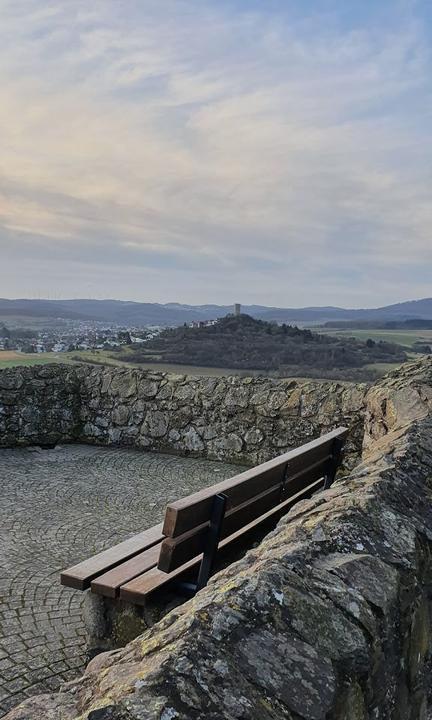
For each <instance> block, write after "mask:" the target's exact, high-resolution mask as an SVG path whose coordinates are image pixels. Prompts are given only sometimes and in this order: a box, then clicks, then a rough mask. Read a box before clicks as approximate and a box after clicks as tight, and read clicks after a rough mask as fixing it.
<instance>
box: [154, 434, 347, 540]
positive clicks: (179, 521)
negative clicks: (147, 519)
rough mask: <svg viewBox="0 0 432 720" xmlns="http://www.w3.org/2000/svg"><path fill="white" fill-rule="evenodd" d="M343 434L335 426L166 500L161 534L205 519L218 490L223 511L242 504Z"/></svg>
mask: <svg viewBox="0 0 432 720" xmlns="http://www.w3.org/2000/svg"><path fill="white" fill-rule="evenodd" d="M347 433H348V430H347V429H346V428H338V429H337V430H333V431H331V432H329V433H327V434H326V435H323V436H322V437H320V438H318V439H317V440H313V441H312V442H310V443H307V444H306V445H302V446H301V447H299V448H295V449H294V450H290V451H289V452H287V453H284V454H283V455H280V456H279V457H277V458H275V459H274V460H269V461H268V462H266V463H263V464H262V465H258V466H257V467H255V468H251V469H250V470H246V471H245V472H243V473H240V474H239V475H236V476H235V477H234V478H228V479H227V480H223V481H222V482H220V483H217V484H216V485H213V486H211V487H208V488H205V489H203V490H201V491H199V492H197V493H194V494H193V495H190V496H189V497H186V498H183V499H182V500H177V501H176V502H173V503H170V505H168V507H167V510H166V514H165V520H164V524H163V534H164V535H166V536H167V537H172V538H173V537H177V536H178V535H183V534H184V533H186V532H187V531H188V530H191V529H192V528H194V527H196V526H197V525H201V524H202V523H206V522H208V521H209V519H210V513H211V509H212V504H213V498H214V496H215V495H216V494H218V493H224V494H225V495H226V496H227V498H228V500H227V511H229V510H230V509H232V508H234V507H236V506H237V505H240V504H242V503H244V502H245V501H246V500H248V499H250V498H252V497H254V496H255V495H258V494H259V493H260V492H263V491H264V490H266V489H267V488H270V487H272V486H273V485H276V484H277V483H278V482H280V481H281V479H282V477H283V474H284V472H285V467H286V466H287V465H288V467H289V473H290V474H291V473H293V474H295V473H296V472H298V471H300V470H301V469H302V467H304V466H305V465H308V464H311V463H313V462H315V461H317V460H319V459H320V457H324V456H325V455H328V453H329V452H331V449H332V447H333V443H334V441H335V440H336V439H337V438H339V439H341V440H343V439H344V438H345V437H346V435H347Z"/></svg>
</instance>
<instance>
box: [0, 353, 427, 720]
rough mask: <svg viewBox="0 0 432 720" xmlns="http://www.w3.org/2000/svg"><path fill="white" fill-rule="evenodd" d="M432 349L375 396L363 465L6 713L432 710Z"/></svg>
mask: <svg viewBox="0 0 432 720" xmlns="http://www.w3.org/2000/svg"><path fill="white" fill-rule="evenodd" d="M431 400H432V361H431V360H428V361H424V362H419V363H417V364H413V365H411V366H407V367H406V368H405V369H404V370H403V372H402V374H401V373H399V374H392V375H391V376H389V377H388V378H387V379H386V380H384V381H382V382H381V383H379V384H378V385H377V386H375V387H373V388H372V389H371V390H370V391H369V393H368V396H367V398H366V441H365V453H364V457H363V459H362V462H361V463H360V464H359V465H358V466H357V467H356V468H355V469H354V470H353V471H352V472H351V473H350V474H348V475H346V476H345V477H342V478H340V479H339V480H338V481H337V482H336V483H335V485H334V486H333V487H332V488H331V489H329V490H327V491H323V492H320V493H318V494H316V495H314V497H313V498H311V499H310V500H306V501H304V502H302V503H299V504H298V505H296V506H295V507H294V508H292V510H291V511H290V512H289V514H288V515H287V516H285V517H284V518H283V519H282V520H281V521H280V523H279V525H278V527H277V528H276V530H275V531H274V532H273V533H271V534H270V535H268V536H267V538H265V540H264V541H263V542H262V543H261V544H260V545H259V546H258V547H256V548H253V549H251V550H250V551H249V552H248V553H247V554H246V555H245V556H244V557H243V558H242V559H241V560H239V561H238V562H236V563H234V564H232V565H231V566H229V567H228V568H227V569H225V570H223V571H221V572H220V573H218V574H217V575H216V576H215V577H214V578H213V579H212V580H211V581H210V583H209V585H208V586H207V587H206V588H205V589H204V590H202V591H201V592H200V593H198V595H197V596H196V597H195V598H194V599H193V600H191V601H189V602H187V603H185V604H184V605H182V606H180V607H177V608H175V609H174V610H172V611H171V612H170V613H169V614H168V615H166V616H165V618H164V619H163V620H161V621H160V622H159V623H157V624H156V625H155V626H154V627H153V628H151V629H150V630H148V631H146V632H145V633H144V634H143V635H141V636H139V637H138V638H136V639H135V640H134V641H133V642H131V643H129V644H128V645H127V646H126V647H125V648H123V649H120V650H117V651H114V652H110V653H105V654H102V655H100V656H98V657H96V658H95V659H94V660H93V661H92V662H91V663H90V665H89V667H88V669H87V671H86V674H85V676H84V677H83V678H81V679H79V680H77V681H75V682H73V683H70V684H68V685H67V686H65V687H64V689H63V692H62V693H60V694H58V695H53V696H44V697H41V698H38V699H32V700H29V701H27V702H26V703H24V704H23V705H22V706H20V707H19V708H17V709H16V710H15V711H12V712H11V713H10V714H9V715H8V716H7V720H29V719H30V718H32V720H39V719H42V718H43V719H44V720H54V719H55V720H204V719H205V720H221V719H226V720H239V719H241V718H244V719H245V720H246V719H248V720H255V719H256V720H258V719H259V720H281V719H282V718H286V719H287V720H389V719H391V720H427V719H428V717H430V716H429V714H428V713H429V695H430V673H431V654H430V653H431V645H432V626H431V599H432V509H431V507H432V506H431V498H432V401H431Z"/></svg>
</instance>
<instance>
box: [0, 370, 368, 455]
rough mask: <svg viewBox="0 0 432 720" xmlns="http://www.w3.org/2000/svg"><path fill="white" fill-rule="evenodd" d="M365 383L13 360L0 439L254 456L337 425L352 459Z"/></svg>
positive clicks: (0, 388)
mask: <svg viewBox="0 0 432 720" xmlns="http://www.w3.org/2000/svg"><path fill="white" fill-rule="evenodd" d="M366 390H367V386H366V385H353V384H350V383H336V382H328V381H327V382H324V381H323V382H318V381H298V380H292V381H285V380H271V379H267V378H240V377H227V378H208V377H192V376H185V375H174V374H168V373H163V372H149V371H142V370H131V369H124V370H123V369H117V368H112V367H102V366H89V365H80V366H67V365H63V366H62V365H50V366H42V367H37V366H34V367H33V368H14V369H10V370H3V371H0V445H2V446H11V445H17V444H38V443H41V444H50V443H54V442H69V441H73V440H76V441H80V442H86V443H98V444H101V445H111V444H115V445H130V446H134V447H142V448H145V449H149V450H161V451H165V452H174V453H176V454H191V455H197V456H199V457H208V458H216V459H221V460H229V461H230V462H233V461H234V462H238V463H245V464H255V463H257V462H262V461H264V460H267V459H269V458H271V457H274V456H275V455H278V454H280V453H282V452H284V451H285V450H287V449H289V448H290V447H296V446H298V445H301V444H302V443H304V442H307V441H309V440H310V439H312V438H314V437H317V436H319V435H321V434H323V433H325V432H327V431H329V430H331V429H333V428H335V427H337V426H339V425H346V426H348V427H349V428H350V439H349V442H348V455H347V457H348V460H351V464H352V463H353V460H354V459H357V458H358V457H359V453H360V450H361V443H362V437H363V423H364V398H365V394H366Z"/></svg>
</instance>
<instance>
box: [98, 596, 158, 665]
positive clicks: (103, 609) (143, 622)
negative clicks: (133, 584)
mask: <svg viewBox="0 0 432 720" xmlns="http://www.w3.org/2000/svg"><path fill="white" fill-rule="evenodd" d="M84 624H85V628H86V635H87V652H88V655H89V657H90V658H92V657H94V656H95V655H97V654H99V653H100V652H105V651H106V650H114V649H116V648H119V647H123V646H124V645H126V644H127V643H128V642H130V641H131V640H134V639H135V638H136V637H138V635H141V633H143V632H144V631H145V630H147V628H148V627H150V625H151V624H152V623H151V622H149V621H148V619H147V618H146V611H145V608H144V607H140V606H138V605H132V604H131V603H125V602H124V601H122V600H120V599H119V598H116V599H111V598H106V597H103V596H102V595H96V594H95V593H92V592H90V590H88V591H87V592H86V594H85V598H84Z"/></svg>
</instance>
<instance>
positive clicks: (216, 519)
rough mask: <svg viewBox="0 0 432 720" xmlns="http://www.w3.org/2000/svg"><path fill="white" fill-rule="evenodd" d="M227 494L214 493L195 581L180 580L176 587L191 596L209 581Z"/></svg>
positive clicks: (219, 536) (219, 537)
mask: <svg viewBox="0 0 432 720" xmlns="http://www.w3.org/2000/svg"><path fill="white" fill-rule="evenodd" d="M226 504H227V496H226V495H224V494H223V493H219V494H218V495H215V497H214V500H213V507H212V514H211V518H210V525H209V528H208V531H207V537H206V541H205V547H204V552H203V559H202V560H201V564H200V568H199V571H198V579H197V582H196V583H190V582H180V583H178V588H179V589H180V590H181V591H182V592H183V593H184V594H185V595H187V596H189V597H193V596H194V595H195V593H197V592H198V590H202V588H203V587H205V586H206V585H207V583H208V581H209V578H210V575H211V573H212V570H213V566H214V564H215V560H216V555H217V551H218V546H219V541H220V539H221V533H222V524H223V521H224V517H225V508H226Z"/></svg>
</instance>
